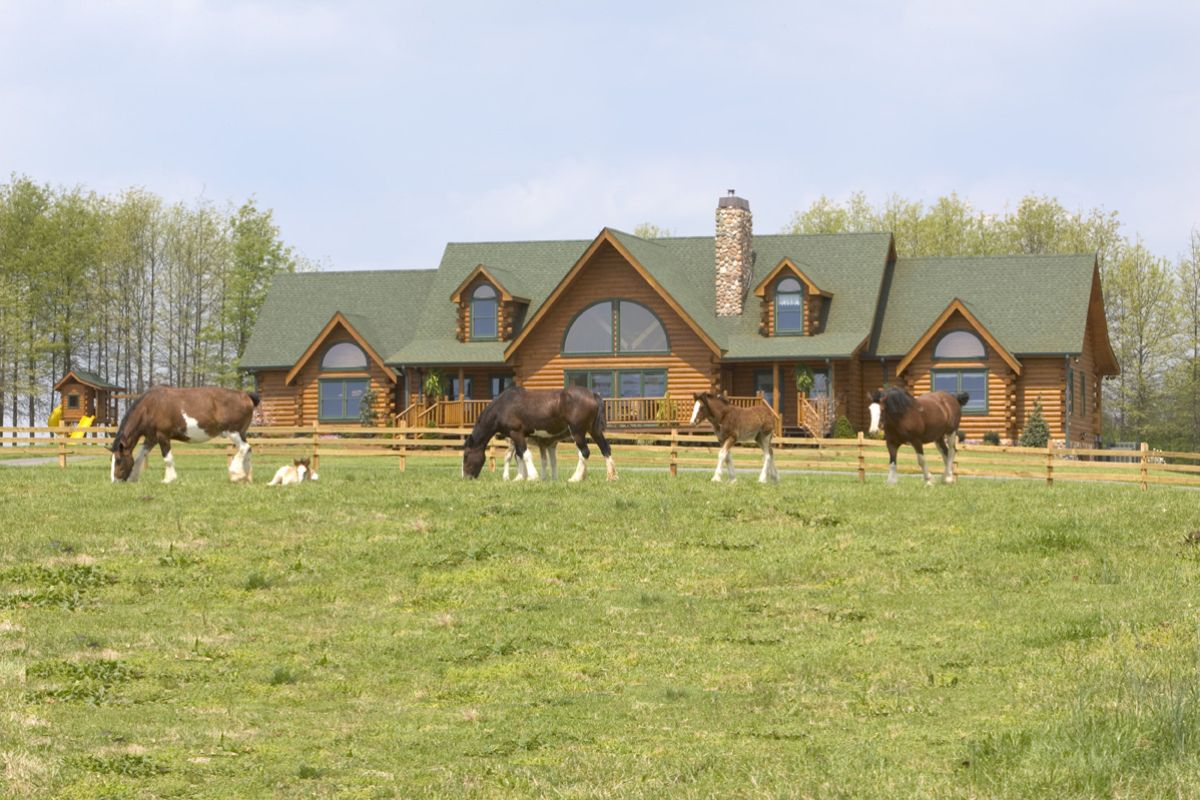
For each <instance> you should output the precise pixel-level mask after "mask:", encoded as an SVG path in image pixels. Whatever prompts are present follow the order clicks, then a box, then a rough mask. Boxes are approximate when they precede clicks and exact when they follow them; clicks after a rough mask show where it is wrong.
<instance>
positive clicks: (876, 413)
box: [870, 387, 971, 486]
mask: <svg viewBox="0 0 1200 800" xmlns="http://www.w3.org/2000/svg"><path fill="white" fill-rule="evenodd" d="M870 399H871V433H877V432H878V431H879V429H880V427H882V428H883V435H884V438H885V439H887V448H888V462H889V463H888V478H887V482H888V485H889V486H891V485H893V484H895V483H896V451H897V450H898V449H900V445H902V444H911V445H912V448H913V450H916V451H917V463H918V464H920V465H921V471H922V472H924V473H925V485H926V486H932V485H933V481H932V479H930V477H929V467H927V466H926V465H925V448H924V447H922V445H926V444H929V443H930V442H935V443H936V444H937V449H938V450H939V451H940V452H941V454H942V461H944V462H945V465H946V468H945V472H944V473H943V481H944V482H945V483H954V451H955V450H956V449H957V448H958V424H959V422H960V421H961V419H962V407H963V406H965V405H966V404H967V401H968V400H969V399H971V396H970V395H969V394H967V393H966V392H959V393H958V394H950V393H949V392H929V393H928V394H923V395H921V396H920V397H913V396H912V395H911V394H909V393H908V392H906V391H904V390H903V389H897V388H895V387H893V388H890V389H879V390H876V391H874V392H872V393H871V395H870Z"/></svg>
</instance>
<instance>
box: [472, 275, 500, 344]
mask: <svg viewBox="0 0 1200 800" xmlns="http://www.w3.org/2000/svg"><path fill="white" fill-rule="evenodd" d="M497 321H498V320H497V301H496V290H495V289H494V288H493V287H492V286H491V285H490V284H486V283H481V284H479V286H477V287H475V291H474V292H473V293H472V294H471V340H472V341H479V340H486V339H495V338H496V337H497V329H498V325H497Z"/></svg>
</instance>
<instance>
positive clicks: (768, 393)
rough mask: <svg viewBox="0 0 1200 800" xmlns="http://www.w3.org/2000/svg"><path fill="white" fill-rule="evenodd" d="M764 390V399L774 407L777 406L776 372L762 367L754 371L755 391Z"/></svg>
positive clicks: (756, 392)
mask: <svg viewBox="0 0 1200 800" xmlns="http://www.w3.org/2000/svg"><path fill="white" fill-rule="evenodd" d="M759 392H762V396H763V400H765V401H766V402H767V405H769V406H771V407H772V408H774V407H775V373H774V371H772V370H769V369H760V370H758V371H756V372H755V373H754V393H755V394H756V395H757V394H758V393H759Z"/></svg>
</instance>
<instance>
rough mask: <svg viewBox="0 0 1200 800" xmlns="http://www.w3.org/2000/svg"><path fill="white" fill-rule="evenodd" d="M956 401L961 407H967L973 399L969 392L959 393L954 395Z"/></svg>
mask: <svg viewBox="0 0 1200 800" xmlns="http://www.w3.org/2000/svg"><path fill="white" fill-rule="evenodd" d="M954 399H955V400H957V401H958V404H959V406H965V405H966V404H967V401H968V400H970V399H971V395H970V394H968V393H967V392H959V393H958V394H956V395H954Z"/></svg>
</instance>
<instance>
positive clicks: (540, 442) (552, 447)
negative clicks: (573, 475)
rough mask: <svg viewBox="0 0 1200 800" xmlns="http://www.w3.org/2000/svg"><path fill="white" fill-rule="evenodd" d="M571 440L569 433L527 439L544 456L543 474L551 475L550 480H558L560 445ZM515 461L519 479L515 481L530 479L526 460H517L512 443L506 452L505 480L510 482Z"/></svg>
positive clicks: (528, 437)
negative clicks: (509, 474)
mask: <svg viewBox="0 0 1200 800" xmlns="http://www.w3.org/2000/svg"><path fill="white" fill-rule="evenodd" d="M570 438H571V435H570V434H569V433H566V432H564V433H562V434H561V435H559V436H540V435H538V434H531V435H529V436H526V437H525V441H526V442H532V443H533V444H536V445H537V446H538V452H539V453H540V454H541V456H542V474H543V475H549V476H550V480H552V481H556V480H558V443H559V442H565V441H567V440H568V439H570ZM513 461H516V462H517V477H516V478H515V480H518V481H523V480H525V479H526V478H528V477H529V470H527V469H526V468H525V459H523V458H517V448H516V447H515V446H513V443H512V442H509V443H508V449H507V450H505V451H504V480H508V473H509V468H510V467H511V466H512V463H513Z"/></svg>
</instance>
